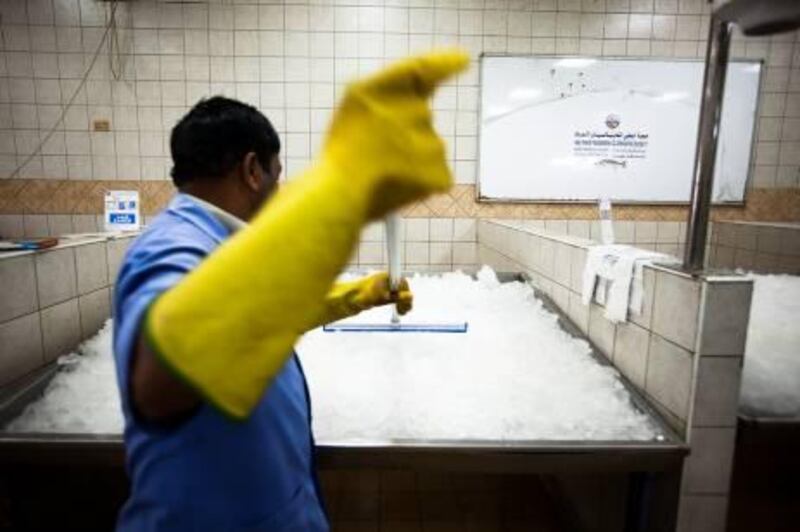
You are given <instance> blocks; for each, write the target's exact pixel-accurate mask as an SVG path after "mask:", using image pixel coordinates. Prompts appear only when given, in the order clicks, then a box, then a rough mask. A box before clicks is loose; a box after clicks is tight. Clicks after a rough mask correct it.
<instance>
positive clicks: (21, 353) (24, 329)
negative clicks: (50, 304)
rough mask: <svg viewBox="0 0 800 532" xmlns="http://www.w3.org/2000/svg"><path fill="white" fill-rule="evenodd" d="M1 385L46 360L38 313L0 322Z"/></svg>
mask: <svg viewBox="0 0 800 532" xmlns="http://www.w3.org/2000/svg"><path fill="white" fill-rule="evenodd" d="M0 345H2V346H3V355H4V356H2V357H0V386H3V385H5V384H8V383H9V382H13V381H14V380H16V379H18V378H20V377H22V376H23V375H25V374H27V373H29V372H30V371H33V370H34V369H36V368H38V367H39V366H41V365H42V364H43V362H44V357H43V352H42V333H41V326H40V322H39V315H38V314H28V315H26V316H22V317H20V318H17V319H14V320H11V321H7V322H5V323H1V324H0Z"/></svg>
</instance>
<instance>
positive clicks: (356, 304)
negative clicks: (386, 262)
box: [317, 272, 414, 325]
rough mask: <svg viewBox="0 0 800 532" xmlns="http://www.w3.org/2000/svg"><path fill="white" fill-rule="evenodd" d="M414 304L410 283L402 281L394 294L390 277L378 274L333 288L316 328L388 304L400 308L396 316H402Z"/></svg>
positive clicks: (382, 273) (337, 284)
mask: <svg viewBox="0 0 800 532" xmlns="http://www.w3.org/2000/svg"><path fill="white" fill-rule="evenodd" d="M413 301H414V296H413V295H412V294H411V290H410V289H409V287H408V281H406V280H405V279H402V280H401V281H400V283H399V286H398V287H397V290H392V289H391V287H390V286H389V274H388V273H386V272H379V273H375V274H372V275H369V276H367V277H363V278H361V279H358V280H355V281H346V282H339V283H336V284H334V285H333V288H332V289H331V291H330V292H328V295H327V296H325V312H324V314H323V315H322V317H321V318H320V322H319V323H318V324H317V325H324V324H326V323H330V322H332V321H337V320H341V319H344V318H347V317H349V316H353V315H355V314H358V313H359V312H362V311H364V310H367V309H370V308H372V307H377V306H380V305H386V304H389V303H394V304H395V305H397V313H398V314H400V315H402V314H405V313H407V312H408V311H409V310H411V306H412V304H413Z"/></svg>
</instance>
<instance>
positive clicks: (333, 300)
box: [114, 54, 466, 531]
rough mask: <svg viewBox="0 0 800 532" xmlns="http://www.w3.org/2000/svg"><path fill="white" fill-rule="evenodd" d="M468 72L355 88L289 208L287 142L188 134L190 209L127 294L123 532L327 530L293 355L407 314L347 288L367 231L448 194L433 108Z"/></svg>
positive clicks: (189, 120) (215, 107) (268, 134)
mask: <svg viewBox="0 0 800 532" xmlns="http://www.w3.org/2000/svg"><path fill="white" fill-rule="evenodd" d="M465 63H466V58H465V57H464V56H462V55H460V54H440V55H434V56H431V57H428V58H420V59H417V60H412V61H408V62H406V63H404V64H401V65H398V66H397V67H395V68H393V69H389V70H388V71H386V72H385V73H383V74H381V75H378V76H375V77H374V78H372V79H370V80H367V81H366V82H361V83H359V84H355V85H353V86H352V87H351V89H350V91H349V93H348V96H347V97H346V98H345V101H344V102H343V104H342V106H341V108H340V109H339V111H338V112H337V116H336V117H335V118H334V121H333V123H332V126H331V132H330V134H329V137H328V142H327V143H326V148H325V150H324V151H325V153H324V155H323V156H321V157H320V161H319V162H318V163H317V165H316V166H315V167H312V168H311V169H310V170H309V171H308V172H306V174H305V175H303V176H302V177H301V178H300V179H298V180H296V182H294V183H292V184H290V185H288V186H286V187H283V188H282V189H281V190H280V191H279V192H278V193H275V192H276V190H277V181H278V176H279V175H280V172H281V167H280V162H279V159H278V153H279V150H280V142H279V140H278V136H277V134H276V133H275V131H274V129H273V128H272V126H271V124H270V123H269V121H268V120H267V119H266V118H265V117H264V116H263V115H261V114H260V113H259V112H258V111H257V110H256V109H254V108H253V107H250V106H247V105H244V104H242V103H239V102H236V101H233V100H229V99H226V98H221V97H215V98H211V99H209V100H205V101H202V102H200V103H199V104H197V105H196V106H195V107H194V108H193V109H192V110H191V111H190V112H189V113H188V114H187V115H186V116H185V117H184V118H183V119H182V120H181V121H180V122H179V123H178V124H177V125H176V126H175V128H174V130H173V132H172V137H171V139H170V147H171V151H172V157H173V162H174V167H173V171H172V177H173V180H174V182H175V184H176V186H177V187H178V189H179V194H177V195H176V197H175V198H174V199H173V200H172V201H171V203H170V204H169V206H168V207H167V209H166V210H165V211H164V212H163V213H162V214H160V215H159V216H158V217H157V218H156V219H155V220H154V221H153V223H152V224H151V225H150V226H149V227H148V228H147V229H146V230H145V231H144V232H143V234H142V235H141V236H140V237H139V238H138V239H137V241H136V242H135V243H134V244H133V245H132V246H131V248H130V249H129V250H128V253H127V255H126V258H125V261H124V263H123V266H122V268H121V270H120V275H119V278H118V281H117V286H116V292H115V304H114V307H115V316H116V318H115V319H116V327H115V339H114V354H115V359H116V363H117V379H118V384H119V388H120V393H121V397H122V405H123V411H124V415H125V444H126V450H127V460H128V470H129V474H130V476H131V484H132V489H131V496H130V499H129V500H128V502H127V503H126V505H125V507H124V508H123V510H122V512H121V513H120V516H119V521H118V530H135V531H146V530H213V531H222V530H253V531H273V530H276V531H277V530H297V531H300V530H302V531H319V530H327V529H328V524H327V520H326V517H325V513H324V510H323V504H322V494H321V493H320V490H319V486H318V483H317V481H316V472H315V467H314V454H313V453H314V441H313V437H312V434H311V428H310V425H311V424H310V408H309V398H308V390H307V388H306V383H305V379H304V376H303V372H302V368H301V367H300V364H299V361H298V359H297V357H296V355H295V354H294V351H293V349H292V345H293V344H294V342H295V341H296V339H297V338H298V337H299V335H300V334H302V333H303V332H305V331H307V330H309V329H311V328H313V327H315V326H318V325H319V324H321V323H325V322H327V321H333V320H336V319H339V318H342V317H344V316H348V315H352V314H354V313H357V312H359V311H361V310H363V309H366V308H370V307H372V306H375V305H382V304H387V303H396V304H397V305H398V308H399V310H400V311H401V312H404V311H407V310H408V309H409V308H410V305H411V297H410V292H408V289H407V286H406V285H401V287H400V290H399V291H398V292H392V291H390V290H389V286H388V279H387V276H386V275H385V274H377V275H374V276H371V277H367V278H365V279H363V280H360V281H356V282H352V283H336V284H334V278H335V276H336V275H337V273H338V272H339V271H340V270H341V268H342V267H343V266H344V264H345V263H346V260H347V257H348V256H349V254H350V252H351V250H352V247H353V246H354V245H355V243H356V242H357V237H358V233H359V231H360V229H361V228H362V227H363V225H364V224H365V223H366V222H367V221H369V220H370V219H376V218H379V217H381V216H383V215H384V214H386V213H387V212H389V211H391V210H393V209H395V208H397V207H398V206H400V205H403V204H405V203H408V202H409V201H413V200H415V199H419V198H421V197H424V196H426V195H428V194H430V193H432V192H435V191H440V190H444V189H446V188H447V187H448V186H449V184H450V174H449V171H448V170H447V168H446V163H445V161H444V157H443V154H444V150H443V148H442V145H441V141H440V140H439V139H438V137H436V135H435V133H434V132H433V129H432V127H431V119H430V118H431V117H430V111H429V110H428V107H427V98H428V97H429V96H430V94H431V92H432V91H433V89H434V88H435V86H436V85H437V84H438V83H439V82H440V81H441V80H442V79H444V78H446V77H447V76H449V75H450V74H452V73H453V72H455V71H457V70H459V69H461V68H463V66H464V64H465ZM390 130H392V131H393V132H392V131H390ZM404 137H406V138H407V140H409V145H408V146H407V147H403V146H402V145H398V144H397V139H402V138H404ZM273 196H274V198H272V199H270V200H269V201H268V202H267V204H266V206H265V208H263V209H261V208H260V207H261V206H262V204H264V202H265V201H266V200H267V199H268V198H271V197H273ZM245 220H248V221H252V223H250V224H249V225H248V224H246V223H245ZM234 233H235V234H234Z"/></svg>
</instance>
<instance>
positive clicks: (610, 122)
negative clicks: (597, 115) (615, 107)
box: [606, 113, 620, 129]
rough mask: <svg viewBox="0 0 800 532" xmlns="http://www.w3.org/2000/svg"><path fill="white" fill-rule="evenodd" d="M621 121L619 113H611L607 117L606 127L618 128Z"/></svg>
mask: <svg viewBox="0 0 800 532" xmlns="http://www.w3.org/2000/svg"><path fill="white" fill-rule="evenodd" d="M619 123H620V118H619V115H615V114H614V113H611V114H610V115H608V116H607V117H606V127H607V128H608V129H617V128H618V127H619Z"/></svg>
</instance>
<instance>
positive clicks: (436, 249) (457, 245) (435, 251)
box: [350, 218, 478, 272]
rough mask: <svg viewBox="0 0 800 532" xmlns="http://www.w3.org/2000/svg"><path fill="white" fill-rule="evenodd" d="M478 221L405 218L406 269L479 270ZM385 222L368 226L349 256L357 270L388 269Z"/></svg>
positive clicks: (404, 259)
mask: <svg viewBox="0 0 800 532" xmlns="http://www.w3.org/2000/svg"><path fill="white" fill-rule="evenodd" d="M476 228H477V222H476V220H475V219H473V218H405V219H403V220H402V231H403V238H404V242H403V246H404V247H403V250H402V253H403V269H404V270H406V271H413V272H449V271H453V270H462V271H465V272H471V271H474V270H476V269H477V266H478V264H477V260H478V243H477V240H478V239H477V230H476ZM386 253H387V252H386V237H385V231H384V225H383V223H380V222H376V223H373V224H371V225H370V226H368V227H367V228H366V229H365V230H364V231H363V232H362V234H361V242H360V244H359V246H358V249H356V252H355V253H354V255H353V257H352V258H351V259H350V267H351V268H357V269H370V268H386V266H387V262H386V261H387V257H386Z"/></svg>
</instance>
